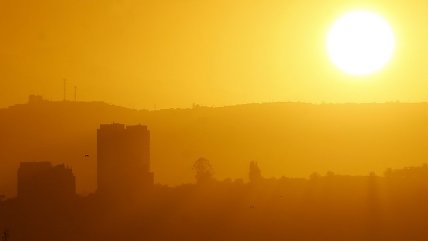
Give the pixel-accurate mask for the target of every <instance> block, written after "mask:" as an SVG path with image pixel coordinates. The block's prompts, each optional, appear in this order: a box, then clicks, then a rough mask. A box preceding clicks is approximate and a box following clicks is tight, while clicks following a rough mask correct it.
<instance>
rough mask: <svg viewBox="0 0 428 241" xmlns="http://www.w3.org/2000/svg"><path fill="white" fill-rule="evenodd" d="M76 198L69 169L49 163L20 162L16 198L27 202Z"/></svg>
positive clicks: (73, 181) (72, 176) (73, 182)
mask: <svg viewBox="0 0 428 241" xmlns="http://www.w3.org/2000/svg"><path fill="white" fill-rule="evenodd" d="M75 196H76V179H75V176H74V175H73V172H72V170H71V169H70V168H67V167H65V166H64V165H57V166H53V165H52V164H51V163H50V162H22V163H21V164H20V166H19V169H18V198H19V199H22V200H29V201H37V200H39V201H47V200H49V201H69V200H72V199H73V198H74V197H75Z"/></svg>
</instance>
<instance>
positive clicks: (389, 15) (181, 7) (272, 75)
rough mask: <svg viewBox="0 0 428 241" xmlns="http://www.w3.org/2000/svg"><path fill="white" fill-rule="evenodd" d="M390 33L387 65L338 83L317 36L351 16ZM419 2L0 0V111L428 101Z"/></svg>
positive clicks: (426, 48) (427, 32) (424, 6)
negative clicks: (392, 44)
mask: <svg viewBox="0 0 428 241" xmlns="http://www.w3.org/2000/svg"><path fill="white" fill-rule="evenodd" d="M361 8H362V9H369V10H374V11H377V12H379V14H381V15H382V16H384V17H385V18H386V19H387V20H388V21H389V22H390V23H391V25H392V26H393V28H394V32H395V34H396V37H397V51H396V53H395V55H394V59H393V61H392V62H391V63H390V64H389V65H388V66H387V67H386V68H385V69H384V70H383V71H382V72H380V73H378V74H375V75H373V76H370V77H364V78H361V77H359V78H356V77H349V76H347V75H345V74H343V73H341V72H340V71H338V70H337V69H336V68H335V67H334V66H333V65H332V64H331V63H330V61H329V59H328V57H327V54H326V49H325V39H326V33H327V31H328V29H329V27H330V26H331V24H332V23H333V22H334V20H335V19H336V18H338V17H339V16H341V15H342V14H344V13H346V12H347V11H349V10H353V9H361ZM427 11H428V3H427V1H422V0H421V1H411V0H405V1H404V0H403V1H400V0H394V1H392V0H383V1H345V0H342V1H339V0H336V1H334V0H323V1H319V0H313V1H307V0H295V1H287V0H281V1H279V0H269V1H266V0H253V1H251V0H204V1H201V0H174V1H172V0H153V1H140V0H61V1H58V0H0V33H1V36H0V46H1V47H0V80H1V82H0V91H1V94H0V106H7V105H10V104H13V103H18V102H24V101H25V100H26V97H27V95H28V94H30V93H34V94H41V95H43V96H45V97H46V98H48V99H53V100H58V99H62V95H63V92H62V85H63V82H62V79H63V78H67V79H68V84H69V88H68V89H69V92H68V93H69V96H68V98H70V99H71V98H72V95H73V94H72V92H73V91H72V88H73V86H74V85H77V86H78V98H79V99H80V100H102V101H106V102H109V103H114V104H118V105H125V106H129V107H135V108H153V107H154V106H155V105H156V106H157V107H158V108H167V107H189V106H191V105H192V103H198V104H201V105H209V106H220V105H231V104H239V103H249V102H270V101H305V102H322V101H325V102H359V101H364V102H374V101H378V102H383V101H390V100H400V101H410V102H415V101H428V84H427V81H428V78H427V76H428V64H427V63H428V44H427V43H428V28H427V27H426V23H428V14H427Z"/></svg>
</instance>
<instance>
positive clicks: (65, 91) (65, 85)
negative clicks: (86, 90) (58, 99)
mask: <svg viewBox="0 0 428 241" xmlns="http://www.w3.org/2000/svg"><path fill="white" fill-rule="evenodd" d="M63 80H64V101H66V94H67V79H63Z"/></svg>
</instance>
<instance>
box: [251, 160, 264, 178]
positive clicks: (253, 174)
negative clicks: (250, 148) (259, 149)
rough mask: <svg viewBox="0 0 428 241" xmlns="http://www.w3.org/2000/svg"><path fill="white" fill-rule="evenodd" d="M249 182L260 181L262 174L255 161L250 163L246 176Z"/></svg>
mask: <svg viewBox="0 0 428 241" xmlns="http://www.w3.org/2000/svg"><path fill="white" fill-rule="evenodd" d="M248 176H249V178H250V182H252V183H254V182H258V181H260V180H261V179H262V172H261V171H260V168H259V165H258V164H257V162H255V161H251V162H250V170H249V174H248Z"/></svg>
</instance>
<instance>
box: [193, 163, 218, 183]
mask: <svg viewBox="0 0 428 241" xmlns="http://www.w3.org/2000/svg"><path fill="white" fill-rule="evenodd" d="M193 170H195V172H196V174H195V178H196V182H197V183H199V184H201V183H207V182H210V181H212V180H214V169H213V168H212V166H211V164H210V161H209V160H208V159H206V158H203V157H201V158H199V159H198V160H196V161H195V163H194V164H193Z"/></svg>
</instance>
